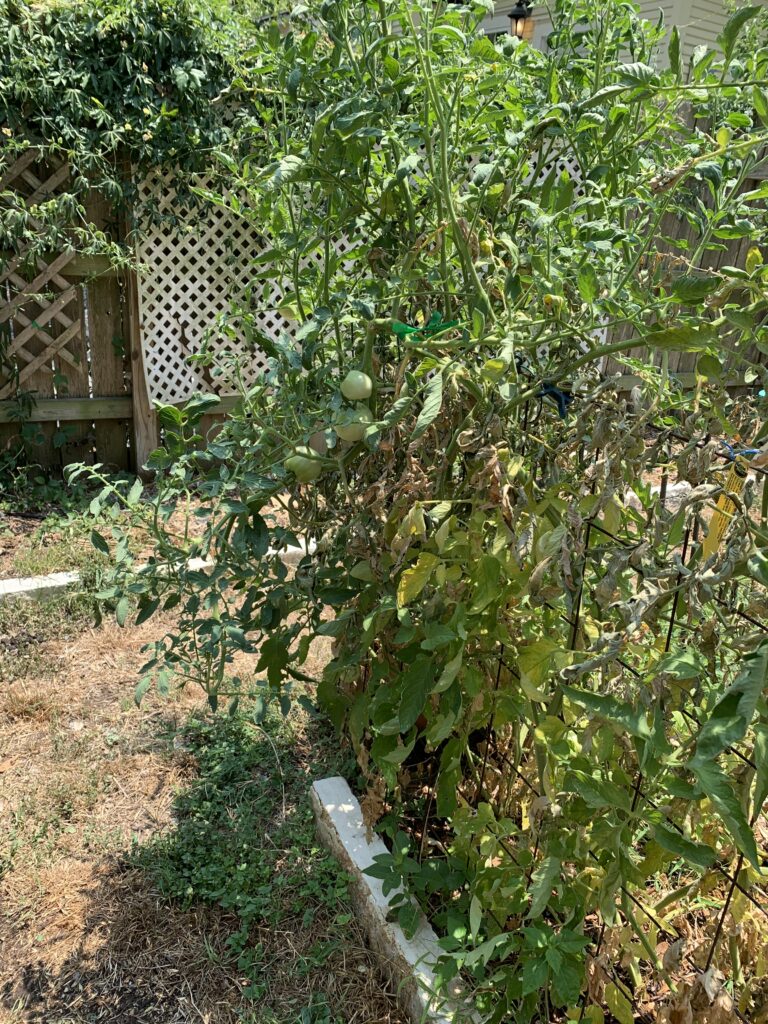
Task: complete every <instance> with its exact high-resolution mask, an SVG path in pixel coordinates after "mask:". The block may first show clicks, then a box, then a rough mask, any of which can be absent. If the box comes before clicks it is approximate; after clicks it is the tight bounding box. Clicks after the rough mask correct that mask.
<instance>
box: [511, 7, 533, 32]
mask: <svg viewBox="0 0 768 1024" xmlns="http://www.w3.org/2000/svg"><path fill="white" fill-rule="evenodd" d="M530 16H531V8H530V6H529V4H527V3H526V0H517V3H516V4H515V6H514V7H513V8H512V10H511V11H510V12H509V22H510V29H509V30H510V32H511V33H512V35H513V36H517V38H518V39H522V38H523V35H524V34H525V23H526V21H527V19H528V18H529V17H530Z"/></svg>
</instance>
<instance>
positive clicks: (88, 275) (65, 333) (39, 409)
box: [0, 149, 140, 470]
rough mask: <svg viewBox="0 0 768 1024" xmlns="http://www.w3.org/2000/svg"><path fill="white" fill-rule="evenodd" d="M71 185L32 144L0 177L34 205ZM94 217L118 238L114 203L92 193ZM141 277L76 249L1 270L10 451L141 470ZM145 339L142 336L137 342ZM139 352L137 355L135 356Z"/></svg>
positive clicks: (57, 464) (24, 259)
mask: <svg viewBox="0 0 768 1024" xmlns="http://www.w3.org/2000/svg"><path fill="white" fill-rule="evenodd" d="M68 181H69V168H68V167H67V165H66V164H65V163H62V164H59V165H58V166H51V164H50V163H44V162H42V161H41V160H40V159H39V156H38V154H37V153H36V151H35V150H31V149H30V150H27V151H26V152H25V153H24V155H23V156H22V157H21V158H20V159H18V160H17V161H16V162H15V163H13V164H12V165H11V166H10V167H9V168H8V169H7V170H6V171H5V173H3V174H2V176H0V192H2V191H13V192H15V193H16V195H17V196H18V197H19V201H20V203H23V204H24V206H26V208H27V209H29V208H30V207H32V206H33V205H35V204H37V203H41V202H45V201H46V200H49V199H52V198H54V197H55V196H56V195H57V194H58V193H59V192H60V191H62V190H63V189H64V188H65V187H66V185H67V183H68ZM87 216H88V218H89V219H90V220H91V222H92V223H93V224H94V225H95V226H96V227H97V228H99V229H101V230H104V231H106V232H107V233H108V234H110V235H111V236H112V237H113V238H119V237H120V225H118V224H117V223H116V222H115V221H114V220H113V214H111V212H110V210H109V206H108V204H107V203H106V202H104V201H103V200H102V199H100V198H99V197H98V196H97V195H96V194H93V195H92V196H91V197H89V201H88V205H87ZM130 291H131V282H130V281H129V280H128V279H127V278H126V277H125V276H124V275H123V276H121V275H120V274H118V273H117V272H116V271H115V270H114V269H112V268H111V266H110V265H109V262H108V261H107V260H106V259H103V260H99V259H98V258H93V257H92V258H88V257H79V256H77V255H76V254H75V253H74V252H73V251H71V250H70V251H64V252H60V253H53V254H51V255H50V256H49V257H46V259H40V258H37V259H34V260H32V259H31V258H30V256H29V255H27V254H25V253H21V254H20V255H19V256H17V257H15V258H14V259H11V260H10V261H5V266H4V269H0V451H1V450H3V449H8V448H13V447H15V446H17V445H18V444H19V443H20V439H21V437H22V436H24V438H25V439H26V442H27V448H28V450H29V452H30V456H31V458H32V459H33V460H34V461H35V462H37V463H39V464H40V465H41V466H42V467H43V468H44V469H46V470H55V469H60V468H61V467H63V466H65V465H67V464H68V463H71V462H79V461H87V462H94V461H99V462H103V463H105V464H107V465H109V466H110V467H112V468H114V469H117V470H129V469H132V468H134V466H135V458H134V455H135V448H136V438H135V431H134V396H133V392H134V381H135V378H136V376H137V362H138V361H139V360H140V350H139V352H138V353H137V352H136V351H133V350H132V347H131V343H132V338H131V329H130ZM134 340H135V339H134ZM134 357H137V358H134Z"/></svg>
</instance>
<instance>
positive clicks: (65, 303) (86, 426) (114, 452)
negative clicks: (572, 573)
mask: <svg viewBox="0 0 768 1024" xmlns="http://www.w3.org/2000/svg"><path fill="white" fill-rule="evenodd" d="M561 163H562V161H559V162H558V169H559V170H562V169H563V168H562V167H561V166H560V164H561ZM564 166H565V165H564ZM566 169H567V170H568V172H569V173H570V174H571V176H572V177H573V176H575V174H576V170H575V168H573V167H571V166H568V167H567V168H566ZM550 170H551V166H550V165H547V166H546V167H543V168H541V169H536V170H535V171H534V175H535V176H536V177H538V176H539V175H542V176H546V175H547V174H548V173H549V172H550ZM68 180H69V171H68V168H67V166H66V164H60V165H57V166H51V165H50V164H46V163H44V162H43V161H41V160H40V158H39V155H38V154H37V153H36V152H35V151H34V150H29V151H27V152H26V153H25V154H24V155H23V156H22V157H20V158H19V159H18V160H17V161H16V162H15V163H14V164H13V165H12V166H10V167H9V168H8V169H7V170H6V171H5V172H4V173H2V174H0V193H2V192H4V191H5V192H12V193H15V195H16V197H18V201H19V204H23V205H24V206H26V207H27V208H29V207H31V206H33V205H34V204H36V203H40V202H43V201H45V200H46V199H50V198H53V197H55V196H56V194H57V193H58V192H59V191H61V190H63V189H64V188H65V187H66V184H67V182H68ZM201 184H203V185H206V184H207V182H206V181H205V179H201ZM580 184H581V183H580V182H578V181H577V188H578V187H579V186H580ZM756 184H757V182H756V181H755V180H750V181H748V182H747V183H746V185H745V188H746V189H747V190H749V189H752V188H754V187H755V185H756ZM140 199H141V200H142V202H144V203H145V202H148V201H151V203H152V205H154V207H155V209H156V211H157V212H158V213H159V214H161V215H163V214H166V215H171V216H160V217H155V218H154V219H153V220H152V221H149V220H147V222H146V223H145V224H144V225H143V230H142V231H141V233H140V234H141V238H140V240H139V241H138V242H137V243H136V256H137V257H138V260H139V262H140V264H141V266H142V270H141V273H140V274H139V275H138V276H136V275H133V274H129V273H126V272H118V271H116V270H115V269H114V268H113V267H112V266H111V265H110V264H109V261H108V260H107V259H106V257H80V256H77V255H76V254H75V253H74V252H73V251H66V252H61V253H52V254H50V255H49V256H48V257H47V258H46V259H45V260H41V259H37V260H35V261H34V262H33V261H32V259H31V258H30V257H29V255H28V254H27V255H26V256H25V254H24V253H22V254H21V255H20V256H17V257H16V258H14V259H12V260H10V262H8V261H5V263H0V268H2V267H3V266H4V269H0V459H1V458H2V456H3V453H4V452H5V451H7V450H9V449H11V450H12V449H13V448H14V446H16V447H18V446H19V444H20V441H21V438H22V437H23V438H24V441H25V443H26V446H27V450H28V452H29V455H30V457H31V459H32V460H33V461H35V462H37V463H40V464H41V465H42V466H43V467H44V468H46V469H52V470H55V469H60V468H61V467H63V466H65V465H67V464H68V463H72V462H81V461H85V462H102V463H105V464H106V465H107V466H109V467H111V468H113V469H117V470H138V469H139V468H140V467H141V465H142V464H143V463H144V461H145V460H146V458H147V456H148V454H149V452H150V451H151V450H152V448H154V447H156V445H157V442H158V427H157V420H156V416H155V413H154V412H153V409H152V404H151V403H152V401H153V400H158V401H162V402H171V403H175V402H182V401H184V400H186V399H187V398H189V397H190V396H191V395H192V394H194V393H195V392H199V391H205V392H208V393H216V394H218V395H219V396H220V398H221V399H222V411H223V410H224V409H225V407H226V404H227V401H228V396H229V395H231V394H232V393H233V384H232V379H231V376H230V375H229V374H228V373H227V363H228V358H229V356H231V355H232V354H234V353H235V352H238V353H247V356H248V361H247V363H246V365H245V367H244V374H245V377H246V380H247V381H248V380H253V379H255V378H256V377H257V376H258V374H259V373H261V372H262V371H263V369H264V367H265V365H266V359H265V356H264V354H263V353H262V352H261V351H260V350H259V349H258V348H256V347H251V348H250V349H249V348H248V347H247V346H246V343H245V338H244V337H243V336H242V334H241V332H240V331H239V330H238V328H237V323H238V321H237V320H236V319H231V320H230V325H229V328H228V330H227V331H217V330H216V325H217V323H218V321H219V319H220V318H221V317H222V316H225V317H226V315H227V314H228V312H229V310H230V308H231V305H232V303H233V301H234V302H237V301H238V300H239V299H241V298H243V297H245V296H246V294H247V293H248V289H250V295H249V300H248V301H249V306H250V308H251V309H258V312H257V313H256V314H254V316H255V321H256V327H257V329H258V330H259V331H260V332H261V333H262V334H264V335H265V336H267V337H268V338H270V339H274V340H276V339H277V338H278V337H279V336H280V335H281V334H283V333H291V332H292V331H293V329H294V328H295V322H293V321H291V320H289V319H287V318H286V315H285V313H284V311H283V309H282V307H281V302H282V300H283V295H282V293H281V291H280V290H279V288H278V287H277V286H276V285H275V284H274V283H272V282H270V286H269V287H268V288H267V287H266V286H265V284H264V282H261V284H259V283H258V271H254V269H253V260H254V257H256V256H258V255H259V254H261V253H263V252H264V251H265V249H266V247H267V241H266V239H265V238H264V237H263V236H261V235H260V233H259V231H258V230H257V227H256V226H255V225H254V224H253V223H251V222H249V221H246V220H244V219H242V218H239V217H237V216H236V215H234V214H233V213H232V212H230V211H228V210H225V209H222V208H220V207H212V208H208V209H206V211H205V212H202V211H200V212H198V213H195V214H194V215H193V216H192V217H190V218H189V219H188V222H187V223H182V224H180V225H178V226H173V225H174V223H175V222H176V221H178V220H179V219H180V218H178V217H174V216H172V215H173V214H175V213H176V211H177V210H178V204H177V196H176V193H175V190H174V185H173V176H172V174H171V173H170V172H163V171H157V172H155V173H154V174H152V175H150V176H149V177H148V178H147V179H146V180H145V181H144V182H142V183H141V185H140ZM86 213H87V216H88V218H89V220H90V221H91V222H92V223H93V224H94V225H95V226H96V227H97V228H100V229H102V230H104V231H105V232H106V233H107V234H108V235H109V236H110V237H111V238H112V239H113V240H115V241H118V240H121V239H124V238H125V237H126V236H125V228H124V225H123V224H122V223H120V222H119V221H118V220H117V219H116V218H115V215H114V214H113V213H111V212H110V209H109V207H108V204H107V203H106V202H104V201H103V200H102V199H100V198H99V197H98V195H96V194H92V195H91V196H90V197H89V199H88V202H87V204H86ZM690 233H691V229H690V228H689V226H688V225H687V224H684V223H680V222H678V221H676V220H673V219H670V218H667V220H666V222H665V224H664V230H663V234H665V235H666V236H667V237H668V238H669V237H678V238H681V237H689V236H690ZM355 244H356V243H355V242H353V241H351V240H350V239H348V238H346V237H339V238H337V239H336V240H335V242H334V249H335V253H334V258H336V259H337V260H339V262H340V263H341V265H343V264H344V261H345V259H350V258H351V257H352V256H353V255H354V249H355ZM749 244H750V243H747V242H745V241H744V240H738V239H737V240H734V241H733V242H731V243H729V244H728V245H727V247H726V249H725V250H724V251H722V252H721V253H716V254H714V256H713V259H712V260H711V263H712V265H713V266H715V267H717V266H722V265H726V264H735V265H739V264H741V265H743V261H744V258H745V255H746V250H747V249H748V247H749ZM665 249H668V246H666V245H665V244H664V243H663V242H660V244H659V246H658V250H659V251H660V252H662V251H664V250H665ZM0 255H2V254H0ZM302 258H303V260H304V261H305V262H307V261H310V260H322V259H323V258H324V254H323V250H322V248H320V247H318V249H317V251H314V252H312V253H310V254H308V255H305V256H304V257H302ZM254 281H256V284H254ZM206 337H209V340H210V351H211V353H212V356H213V359H214V363H215V366H216V371H217V372H216V374H215V375H214V374H212V373H211V370H210V368H207V367H201V366H200V365H198V364H196V362H195V360H194V358H193V357H194V356H195V355H196V354H198V353H199V352H200V349H201V346H202V344H203V341H204V339H205V338H206ZM611 340H614V339H613V338H612V339H611ZM694 367H695V356H690V355H686V354H683V353H670V364H669V369H670V371H671V372H672V373H677V374H679V375H681V376H683V377H684V378H685V377H687V376H689V375H690V376H692V371H693V369H694ZM607 368H608V369H609V370H610V371H612V372H615V371H617V370H620V367H619V364H615V363H614V364H609V366H608V367H607ZM686 383H687V381H686ZM210 422H212V421H211V420H210V419H209V420H208V423H204V424H203V426H204V427H205V426H207V425H209V424H210Z"/></svg>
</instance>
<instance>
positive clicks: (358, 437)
mask: <svg viewBox="0 0 768 1024" xmlns="http://www.w3.org/2000/svg"><path fill="white" fill-rule="evenodd" d="M370 423H373V414H372V413H371V410H370V409H369V408H368V406H367V405H360V404H358V405H356V406H355V408H354V409H349V410H344V412H342V413H341V415H340V416H339V419H338V420H337V422H336V423H334V425H333V429H334V430H335V431H336V433H337V434H338V435H339V437H340V438H341V439H342V441H362V439H363V437H364V436H365V428H366V427H367V426H368V425H369V424H370Z"/></svg>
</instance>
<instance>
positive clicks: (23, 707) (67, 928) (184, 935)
mask: <svg viewBox="0 0 768 1024" xmlns="http://www.w3.org/2000/svg"><path fill="white" fill-rule="evenodd" d="M9 607H11V606H5V607H4V609H3V608H0V676H2V677H3V679H4V685H3V687H2V689H1V690H0V1022H2V1024H41V1022H45V1024H102V1022H103V1024H106V1022H107V1021H109V1022H110V1024H191V1022H196V1024H200V1022H204V1024H206V1022H207V1024H238V1022H241V1024H283V1022H285V1024H292V1022H293V1021H296V1022H297V1024H379V1022H380V1024H399V1021H400V1018H399V1016H398V1014H397V1011H396V1008H395V1001H394V997H393V994H392V993H391V992H387V991H386V986H385V984H384V982H383V980H382V979H381V977H380V976H379V975H378V974H377V972H376V969H375V965H374V963H373V961H372V958H371V955H370V953H369V951H368V950H367V949H366V948H365V944H364V939H363V936H362V934H361V933H360V930H359V929H358V928H357V926H356V924H355V922H354V920H352V921H349V922H348V923H345V925H344V929H343V931H344V941H343V943H342V944H340V943H339V941H338V928H336V931H335V932H334V933H333V942H330V943H329V949H330V952H329V955H328V960H327V963H325V964H324V966H323V968H322V970H310V969H308V968H307V963H308V962H310V960H309V952H308V951H309V949H310V947H312V948H315V947H316V945H317V943H318V941H319V940H322V939H323V936H324V933H323V929H324V928H327V930H328V931H329V934H330V932H332V931H333V927H334V926H333V925H332V923H331V922H330V920H329V921H326V919H325V918H324V917H323V915H322V914H320V915H319V917H318V918H316V919H315V920H314V923H313V924H312V926H311V928H307V927H306V926H305V925H304V924H303V923H302V921H301V920H297V921H295V922H291V921H290V920H289V921H287V922H285V923H283V924H282V925H281V926H280V928H279V929H275V930H271V929H269V928H267V927H265V928H263V929H261V933H260V934H259V936H258V939H259V943H258V944H259V948H260V949H261V950H262V953H263V958H264V962H265V963H267V964H268V965H269V968H268V972H267V976H266V977H267V981H266V989H265V994H264V996H263V997H262V999H261V1000H259V1001H258V1002H256V1003H254V1001H253V1000H251V999H248V998H247V996H246V994H245V993H244V988H245V984H246V979H244V978H243V977H242V976H241V973H240V972H239V971H238V969H237V964H236V963H235V964H233V963H232V960H231V957H230V956H228V953H227V949H226V939H227V936H228V935H230V934H231V932H232V929H233V927H234V922H233V918H232V914H231V912H227V911H224V910H221V909H220V908H218V907H216V906H212V905H197V904H193V905H192V906H191V907H188V908H184V907H182V906H180V905H179V904H178V903H177V902H174V901H172V900H169V899H168V898H166V897H165V896H163V895H162V893H161V892H160V890H159V889H158V887H157V886H156V884H155V883H154V881H153V880H152V878H151V877H150V876H149V875H148V874H147V873H145V872H143V871H142V870H141V869H140V868H138V867H136V866H135V862H134V863H132V862H131V858H130V854H131V851H132V850H136V848H137V847H140V846H142V845H143V844H145V843H147V842H149V841H150V840H151V839H152V838H153V837H156V836H158V835H160V834H163V833H166V832H168V831H169V830H172V829H173V828H174V817H173V802H174V798H175V797H176V795H177V794H178V793H179V792H180V791H182V790H183V789H184V788H185V787H186V786H188V785H189V783H190V782H191V780H193V779H194V778H195V775H196V772H197V764H196V760H195V757H194V756H193V754H191V753H190V751H189V750H188V749H185V746H184V743H183V731H182V729H183V723H184V722H185V721H186V720H187V719H188V718H189V715H190V713H191V712H192V711H193V709H195V708H198V709H200V708H201V701H200V696H199V694H198V693H193V692H184V693H182V694H178V693H177V694H176V695H175V696H174V697H172V698H170V699H166V700H162V699H160V698H159V697H158V696H156V695H153V694H152V693H150V694H149V695H148V696H147V697H146V698H145V701H144V702H143V703H142V705H141V707H140V708H137V707H136V706H135V704H134V703H133V699H132V697H133V690H134V686H135V683H136V669H137V665H138V664H140V658H141V654H140V648H141V646H142V644H144V643H146V642H147V641H149V640H151V639H154V638H156V637H157V636H158V635H160V634H161V632H162V629H163V625H164V623H163V622H162V621H161V620H150V621H149V622H147V623H145V624H144V625H142V626H140V627H138V628H137V627H132V628H128V627H127V628H125V629H120V628H118V627H117V625H116V624H115V623H114V622H106V623H105V624H104V625H103V627H101V628H99V629H94V628H93V627H92V626H91V625H90V624H89V620H88V616H87V613H86V612H85V611H84V610H83V608H81V607H78V606H76V605H75V606H74V607H73V606H72V605H71V604H70V605H69V606H68V605H67V604H65V603H58V604H57V605H55V606H38V605H36V604H33V603H32V602H28V603H27V602H25V603H24V605H23V606H21V605H15V606H13V608H14V610H13V612H12V613H9V611H8V608H9ZM201 713H202V711H201ZM311 756H312V750H311V748H310V745H308V744H304V745H303V746H302V744H298V745H297V752H296V757H297V758H305V759H306V758H311ZM299 770H300V771H301V772H303V771H306V773H307V775H308V778H310V777H311V771H312V768H311V765H310V764H307V765H306V766H305V765H304V764H303V763H302V764H301V765H300V766H299ZM303 791H304V790H303V787H302V792H303ZM302 799H303V797H302ZM267 824H268V823H265V828H266V827H267ZM326 938H327V936H326ZM318 990H322V991H321V994H322V996H323V1006H324V1007H328V1006H330V1007H331V1010H328V1011H326V1009H323V1011H322V1013H320V1014H319V1015H316V1014H313V1012H312V1011H309V1015H307V1013H306V1012H305V1011H304V1010H302V1011H301V1012H298V1011H297V1010H296V1009H294V1008H296V1007H299V1008H300V1007H304V1006H311V1005H314V1003H313V1000H314V998H315V995H316V993H317V991H318ZM281 1008H282V1009H281Z"/></svg>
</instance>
